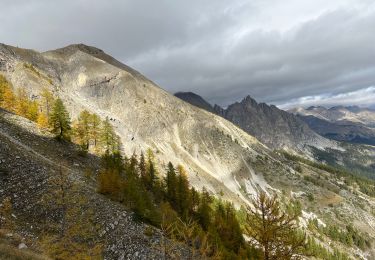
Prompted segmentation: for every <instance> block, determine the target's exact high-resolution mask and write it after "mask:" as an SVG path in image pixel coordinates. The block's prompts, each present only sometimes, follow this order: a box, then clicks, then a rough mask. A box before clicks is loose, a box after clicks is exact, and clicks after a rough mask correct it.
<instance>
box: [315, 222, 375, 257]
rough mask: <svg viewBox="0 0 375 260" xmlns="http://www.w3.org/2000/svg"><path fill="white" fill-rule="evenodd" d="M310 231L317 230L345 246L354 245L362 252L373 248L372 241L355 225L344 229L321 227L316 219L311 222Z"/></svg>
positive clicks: (330, 226)
mask: <svg viewBox="0 0 375 260" xmlns="http://www.w3.org/2000/svg"><path fill="white" fill-rule="evenodd" d="M309 229H310V230H317V231H318V232H319V233H320V234H324V235H326V236H327V237H329V238H331V239H332V240H334V241H338V242H340V243H342V244H344V245H347V246H350V247H352V246H353V245H355V246H357V247H359V248H360V249H362V250H365V249H368V248H371V242H370V239H369V238H368V237H367V238H366V237H365V236H364V235H363V234H361V233H360V232H359V231H358V230H356V229H355V228H354V227H353V225H351V224H348V225H347V226H346V227H345V228H344V229H340V228H338V227H337V226H333V225H327V226H325V227H323V226H319V225H318V222H317V220H316V219H314V220H310V221H309Z"/></svg>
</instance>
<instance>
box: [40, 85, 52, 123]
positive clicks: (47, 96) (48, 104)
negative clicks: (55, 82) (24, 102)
mask: <svg viewBox="0 0 375 260" xmlns="http://www.w3.org/2000/svg"><path fill="white" fill-rule="evenodd" d="M40 96H41V102H40V105H41V110H42V112H43V113H44V114H45V115H46V116H47V118H49V117H50V114H51V112H52V107H53V104H54V102H55V98H54V96H53V94H52V93H51V92H50V91H49V90H48V89H47V88H44V89H43V90H42V93H41V94H40Z"/></svg>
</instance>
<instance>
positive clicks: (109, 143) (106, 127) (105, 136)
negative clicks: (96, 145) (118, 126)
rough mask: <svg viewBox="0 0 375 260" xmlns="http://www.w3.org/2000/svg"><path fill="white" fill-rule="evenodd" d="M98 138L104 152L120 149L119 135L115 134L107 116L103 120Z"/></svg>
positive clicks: (111, 152) (116, 151) (117, 151)
mask: <svg viewBox="0 0 375 260" xmlns="http://www.w3.org/2000/svg"><path fill="white" fill-rule="evenodd" d="M100 140H101V143H102V145H103V149H104V153H106V154H114V153H119V152H120V150H121V141H120V137H119V136H118V135H116V133H115V131H114V130H113V127H112V125H111V123H110V122H109V119H108V117H107V118H106V119H105V120H104V122H103V126H102V131H101V135H100Z"/></svg>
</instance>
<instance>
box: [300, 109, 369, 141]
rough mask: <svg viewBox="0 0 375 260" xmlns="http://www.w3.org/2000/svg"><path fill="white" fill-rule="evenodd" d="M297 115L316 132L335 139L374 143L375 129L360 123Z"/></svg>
mask: <svg viewBox="0 0 375 260" xmlns="http://www.w3.org/2000/svg"><path fill="white" fill-rule="evenodd" d="M298 117H299V118H300V119H301V120H302V121H304V122H305V123H306V124H307V125H308V126H309V127H310V128H311V129H312V130H314V131H315V132H317V133H318V134H320V135H322V136H324V137H326V138H330V139H333V140H337V141H345V142H352V143H362V144H370V145H375V130H374V129H373V128H369V127H367V126H365V125H363V124H361V123H356V122H352V121H347V120H342V121H337V122H331V121H328V120H324V119H320V118H317V117H315V116H311V115H308V116H302V115H298Z"/></svg>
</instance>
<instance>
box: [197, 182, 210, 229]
mask: <svg viewBox="0 0 375 260" xmlns="http://www.w3.org/2000/svg"><path fill="white" fill-rule="evenodd" d="M211 202H212V198H211V196H210V194H209V193H208V191H207V190H206V189H205V188H203V190H202V194H201V196H200V202H199V206H198V212H197V215H198V221H199V224H200V225H201V226H202V228H203V229H204V230H208V228H209V226H210V223H211V218H210V217H211V213H212V209H211V207H210V204H211Z"/></svg>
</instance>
